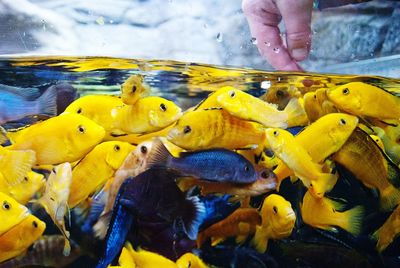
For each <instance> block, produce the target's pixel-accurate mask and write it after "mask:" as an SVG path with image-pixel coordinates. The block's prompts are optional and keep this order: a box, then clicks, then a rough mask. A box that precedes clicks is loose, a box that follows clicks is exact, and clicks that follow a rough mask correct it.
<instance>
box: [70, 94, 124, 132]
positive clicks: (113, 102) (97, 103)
mask: <svg viewBox="0 0 400 268" xmlns="http://www.w3.org/2000/svg"><path fill="white" fill-rule="evenodd" d="M123 105H124V103H123V102H122V100H121V99H120V98H118V97H116V96H110V95H86V96H83V97H81V98H79V99H77V100H75V101H74V102H72V103H71V104H70V105H69V106H68V107H67V108H66V109H65V112H64V113H73V114H80V115H83V116H85V117H87V118H89V119H91V120H93V121H94V122H96V123H97V124H99V125H100V126H102V127H103V128H104V129H105V130H106V131H107V132H108V131H110V130H111V128H112V125H113V118H112V116H111V110H112V109H114V108H115V107H119V106H123Z"/></svg>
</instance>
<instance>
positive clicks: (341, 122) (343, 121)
mask: <svg viewBox="0 0 400 268" xmlns="http://www.w3.org/2000/svg"><path fill="white" fill-rule="evenodd" d="M340 124H341V125H342V126H344V125H346V120H344V119H343V118H341V119H340Z"/></svg>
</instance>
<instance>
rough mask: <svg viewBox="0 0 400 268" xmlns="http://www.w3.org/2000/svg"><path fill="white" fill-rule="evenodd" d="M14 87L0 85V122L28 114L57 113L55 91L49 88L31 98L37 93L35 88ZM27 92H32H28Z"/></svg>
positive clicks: (13, 119)
mask: <svg viewBox="0 0 400 268" xmlns="http://www.w3.org/2000/svg"><path fill="white" fill-rule="evenodd" d="M24 90H25V89H23V88H20V89H19V90H18V88H14V87H8V86H4V85H3V86H1V87H0V124H4V123H6V122H9V121H15V120H18V119H21V118H24V117H25V116H30V115H50V116H51V115H56V114H57V91H56V89H55V88H49V89H48V90H46V91H45V92H44V93H43V94H42V95H41V96H40V97H38V98H36V99H32V96H35V95H37V90H36V89H26V90H27V91H28V92H25V93H24ZM29 92H34V94H30V93H29Z"/></svg>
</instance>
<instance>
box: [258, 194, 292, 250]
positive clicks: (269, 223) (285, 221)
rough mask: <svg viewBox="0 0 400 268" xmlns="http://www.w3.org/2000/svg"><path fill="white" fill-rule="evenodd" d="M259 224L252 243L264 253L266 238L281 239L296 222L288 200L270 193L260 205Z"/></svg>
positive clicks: (287, 234)
mask: <svg viewBox="0 0 400 268" xmlns="http://www.w3.org/2000/svg"><path fill="white" fill-rule="evenodd" d="M261 219H262V220H261V224H260V225H258V226H257V227H256V232H255V235H254V238H253V240H252V244H253V245H254V246H255V248H256V249H257V251H259V252H261V253H264V252H265V251H266V250H267V247H268V239H282V238H285V237H288V236H290V234H291V233H292V231H293V228H294V224H295V222H296V214H295V213H294V211H293V209H292V205H291V204H290V202H289V201H287V200H285V198H283V197H282V196H280V195H277V194H271V195H269V196H268V197H267V198H265V199H264V202H263V205H262V207H261Z"/></svg>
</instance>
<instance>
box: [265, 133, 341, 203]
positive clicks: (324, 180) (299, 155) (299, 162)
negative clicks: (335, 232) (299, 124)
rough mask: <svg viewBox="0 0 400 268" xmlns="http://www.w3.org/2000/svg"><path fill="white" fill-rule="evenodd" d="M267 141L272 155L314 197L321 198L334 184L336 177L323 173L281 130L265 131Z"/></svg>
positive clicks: (294, 140) (297, 144)
mask: <svg viewBox="0 0 400 268" xmlns="http://www.w3.org/2000/svg"><path fill="white" fill-rule="evenodd" d="M266 135H267V140H268V142H269V144H270V146H271V149H272V150H273V151H274V153H275V154H276V155H277V156H278V157H279V158H280V159H281V160H282V161H283V162H284V163H285V164H286V165H287V166H288V167H289V168H290V169H292V170H293V172H294V174H295V175H296V176H297V177H299V178H300V179H301V181H302V182H303V184H304V185H305V186H306V187H307V188H310V189H311V192H312V193H313V195H314V196H316V197H319V198H321V197H322V196H323V195H324V194H325V192H328V191H330V190H331V189H332V188H333V186H334V185H335V184H336V181H337V177H336V176H335V175H333V174H330V173H324V172H323V171H322V166H320V165H318V164H317V163H315V162H314V161H313V159H312V158H311V156H310V155H309V153H308V152H307V151H306V149H304V148H303V147H302V145H301V144H300V143H299V142H298V141H297V140H296V139H295V138H294V137H293V135H292V134H291V133H290V132H288V131H286V130H283V129H276V128H270V129H267V131H266Z"/></svg>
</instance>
